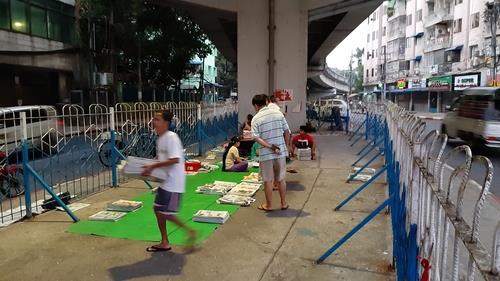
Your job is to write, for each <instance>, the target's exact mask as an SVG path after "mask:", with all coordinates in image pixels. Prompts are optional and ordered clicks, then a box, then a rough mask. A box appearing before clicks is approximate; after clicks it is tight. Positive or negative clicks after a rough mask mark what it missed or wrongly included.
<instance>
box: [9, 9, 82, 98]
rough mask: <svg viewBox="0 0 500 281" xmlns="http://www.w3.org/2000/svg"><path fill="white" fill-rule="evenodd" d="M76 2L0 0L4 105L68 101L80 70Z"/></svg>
mask: <svg viewBox="0 0 500 281" xmlns="http://www.w3.org/2000/svg"><path fill="white" fill-rule="evenodd" d="M74 6H75V1H74V0H61V1H58V0H31V1H28V0H0V88H1V89H2V95H1V96H0V106H14V105H30V104H55V103H58V102H62V101H69V95H70V91H71V88H72V86H75V81H76V80H78V73H80V72H81V70H80V69H79V68H80V65H79V60H78V59H79V57H78V50H77V48H75V44H74V43H75V40H76V29H75V19H74V13H75V11H74V10H75V7H74Z"/></svg>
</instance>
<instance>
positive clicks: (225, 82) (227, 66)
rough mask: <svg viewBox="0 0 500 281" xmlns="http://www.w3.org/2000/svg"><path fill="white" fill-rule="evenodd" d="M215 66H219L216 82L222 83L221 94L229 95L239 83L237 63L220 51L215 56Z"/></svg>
mask: <svg viewBox="0 0 500 281" xmlns="http://www.w3.org/2000/svg"><path fill="white" fill-rule="evenodd" d="M215 67H216V68H217V78H216V82H217V83H218V84H220V85H222V88H221V89H220V93H219V94H220V95H221V94H222V95H224V96H225V97H229V95H230V93H231V91H232V90H233V88H236V87H237V85H238V82H237V77H236V76H237V75H236V69H235V65H234V64H233V63H232V62H231V61H229V60H227V59H226V58H225V57H224V56H223V55H222V54H221V53H220V52H218V53H217V56H216V57H215Z"/></svg>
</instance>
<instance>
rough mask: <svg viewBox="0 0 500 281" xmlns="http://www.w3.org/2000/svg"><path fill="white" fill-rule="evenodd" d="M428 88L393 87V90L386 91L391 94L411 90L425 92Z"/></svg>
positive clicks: (406, 92) (404, 92) (409, 91)
mask: <svg viewBox="0 0 500 281" xmlns="http://www.w3.org/2000/svg"><path fill="white" fill-rule="evenodd" d="M427 91H428V88H411V89H397V90H396V89H395V90H390V91H387V92H388V93H391V94H408V93H412V92H427Z"/></svg>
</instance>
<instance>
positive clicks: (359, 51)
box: [354, 48, 365, 92]
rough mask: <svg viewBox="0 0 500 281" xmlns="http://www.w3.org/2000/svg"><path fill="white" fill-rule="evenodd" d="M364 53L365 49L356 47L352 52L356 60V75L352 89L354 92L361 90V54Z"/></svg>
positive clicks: (362, 70) (362, 69) (362, 68)
mask: <svg viewBox="0 0 500 281" xmlns="http://www.w3.org/2000/svg"><path fill="white" fill-rule="evenodd" d="M364 53H365V49H360V48H356V52H355V53H354V58H356V60H357V66H356V77H355V78H354V89H355V91H356V92H362V91H363V73H364V67H363V54H364Z"/></svg>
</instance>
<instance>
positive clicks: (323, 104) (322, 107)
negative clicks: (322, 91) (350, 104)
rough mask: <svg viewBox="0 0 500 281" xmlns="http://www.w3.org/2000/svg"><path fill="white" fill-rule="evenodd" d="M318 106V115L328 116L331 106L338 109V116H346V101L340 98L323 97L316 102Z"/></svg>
mask: <svg viewBox="0 0 500 281" xmlns="http://www.w3.org/2000/svg"><path fill="white" fill-rule="evenodd" d="M316 104H317V106H318V107H319V113H320V116H330V114H332V108H333V107H338V108H339V109H340V116H347V102H345V101H344V100H341V99H325V100H320V101H319V102H317V103H316Z"/></svg>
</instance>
